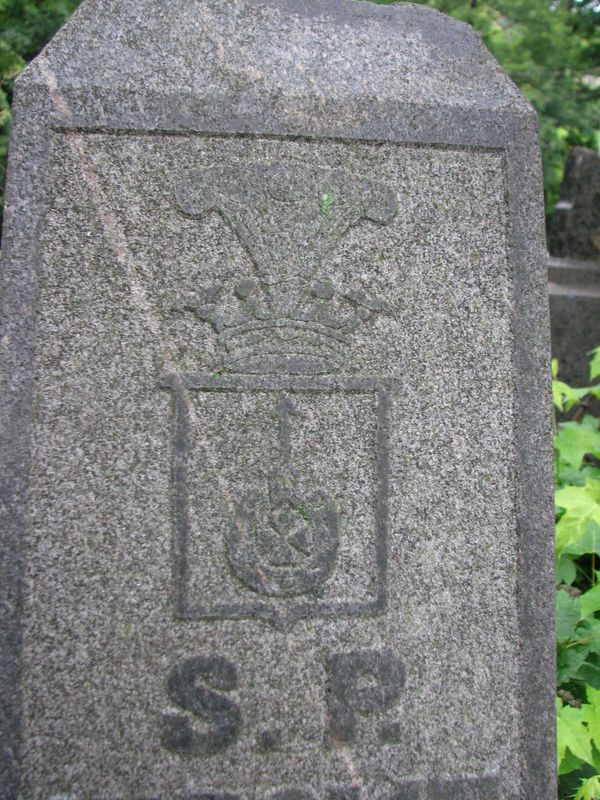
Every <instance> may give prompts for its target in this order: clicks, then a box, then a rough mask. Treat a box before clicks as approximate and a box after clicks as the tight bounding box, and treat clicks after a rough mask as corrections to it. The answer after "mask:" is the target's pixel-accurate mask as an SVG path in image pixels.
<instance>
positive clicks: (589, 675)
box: [573, 661, 600, 689]
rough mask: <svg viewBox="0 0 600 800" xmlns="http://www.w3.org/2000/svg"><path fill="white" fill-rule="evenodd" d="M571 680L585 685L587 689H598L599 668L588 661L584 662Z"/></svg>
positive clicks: (599, 687)
mask: <svg viewBox="0 0 600 800" xmlns="http://www.w3.org/2000/svg"><path fill="white" fill-rule="evenodd" d="M573 678H574V680H577V681H582V682H583V683H585V684H587V685H588V688H589V687H591V688H593V689H600V667H598V666H597V665H596V664H592V663H591V662H590V661H584V662H583V664H582V665H581V666H580V667H579V669H578V670H577V673H576V674H575V675H574V676H573Z"/></svg>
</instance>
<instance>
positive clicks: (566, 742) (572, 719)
mask: <svg viewBox="0 0 600 800" xmlns="http://www.w3.org/2000/svg"><path fill="white" fill-rule="evenodd" d="M556 714H557V717H556V722H557V728H556V733H557V750H558V764H559V766H560V763H561V761H562V760H563V759H564V757H565V753H566V752H567V749H568V750H570V751H571V753H573V755H574V756H577V758H580V759H581V760H582V761H585V762H586V763H588V764H592V765H593V757H592V742H591V739H590V734H589V732H588V729H587V727H586V725H585V722H584V717H583V711H582V710H581V709H580V708H573V707H572V706H563V705H562V701H561V700H560V698H557V703H556Z"/></svg>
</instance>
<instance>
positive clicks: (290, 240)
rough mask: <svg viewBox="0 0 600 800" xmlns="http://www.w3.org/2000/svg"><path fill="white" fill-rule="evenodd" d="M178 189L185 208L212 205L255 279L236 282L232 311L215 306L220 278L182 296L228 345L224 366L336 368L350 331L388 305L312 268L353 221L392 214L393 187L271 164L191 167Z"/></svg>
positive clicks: (196, 210)
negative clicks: (191, 294) (190, 295)
mask: <svg viewBox="0 0 600 800" xmlns="http://www.w3.org/2000/svg"><path fill="white" fill-rule="evenodd" d="M176 192H177V199H178V203H179V206H180V208H181V209H182V211H184V212H185V213H186V214H189V215H191V216H200V215H202V214H205V213H207V212H209V211H211V210H213V211H216V212H218V213H219V214H220V215H221V216H222V217H223V219H224V220H225V221H226V222H227V223H228V224H229V225H230V226H231V228H232V229H233V230H234V232H235V233H236V235H237V237H238V239H239V241H240V242H241V244H242V245H243V247H244V248H245V250H246V252H247V253H248V255H249V256H250V258H251V260H252V263H253V266H254V270H255V276H256V277H255V278H254V279H247V280H242V281H239V282H238V283H237V284H236V285H235V287H233V292H234V295H235V298H236V302H237V308H238V311H237V313H234V314H233V315H232V314H228V315H227V314H224V313H220V311H219V300H220V298H221V297H222V295H223V293H224V291H225V288H226V287H223V286H213V287H209V288H208V289H205V290H204V292H202V293H201V295H200V296H199V297H196V298H193V299H187V300H186V301H184V302H183V304H182V305H183V307H184V308H188V309H190V310H193V311H195V312H196V313H197V314H198V316H199V317H200V318H201V319H203V320H206V321H207V322H210V323H211V324H212V326H213V328H214V329H215V331H216V332H217V334H218V341H219V343H220V344H221V345H222V347H223V350H224V353H225V356H224V362H223V368H224V369H227V370H230V371H232V372H249V373H272V372H287V373H289V374H318V373H325V372H332V371H335V370H337V369H339V368H340V367H341V365H342V363H343V358H344V351H345V350H346V348H347V347H348V344H349V342H350V335H351V333H352V332H353V331H354V330H355V329H356V328H357V327H358V325H360V324H361V323H362V322H365V321H366V320H368V319H370V318H371V316H372V315H373V313H375V312H381V311H384V310H385V304H384V303H382V302H381V301H379V300H377V299H376V298H374V297H370V296H369V295H367V294H366V293H365V292H363V291H361V290H355V291H349V292H340V291H336V289H335V288H334V286H333V284H332V283H330V282H329V281H328V280H317V279H315V276H316V275H319V274H320V270H321V263H322V261H323V258H324V256H325V255H326V254H327V253H328V252H329V251H330V250H331V249H332V248H333V246H334V245H335V244H336V242H337V241H338V239H339V238H340V237H341V236H342V235H343V234H344V233H345V232H346V231H347V230H348V229H349V228H350V227H351V226H352V225H355V224H356V223H357V222H358V221H359V220H361V219H369V220H372V221H374V222H378V223H380V224H384V223H386V222H389V220H390V219H392V217H393V216H394V214H395V213H396V208H397V205H396V199H395V197H394V196H393V194H392V193H391V191H390V190H389V188H388V187H386V186H384V185H383V184H378V183H374V182H371V181H367V180H364V179H360V178H357V177H355V176H353V175H350V174H349V173H347V172H345V171H342V170H328V169H317V168H313V167H305V166H302V165H298V164H283V163H276V164H249V165H245V166H241V167H211V168H208V169H202V170H192V171H190V172H188V173H187V174H186V175H185V176H184V178H183V179H182V180H181V181H180V183H179V184H178V185H177V189H176Z"/></svg>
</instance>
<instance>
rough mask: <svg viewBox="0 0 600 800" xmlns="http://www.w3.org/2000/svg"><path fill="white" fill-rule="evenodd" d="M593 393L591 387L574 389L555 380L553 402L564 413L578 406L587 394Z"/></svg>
mask: <svg viewBox="0 0 600 800" xmlns="http://www.w3.org/2000/svg"><path fill="white" fill-rule="evenodd" d="M591 391H593V390H592V389H591V388H589V387H583V388H581V389H574V388H573V387H572V386H569V385H568V384H567V383H563V381H557V380H553V381H552V402H553V403H554V405H555V406H556V407H557V408H558V410H559V411H564V410H565V409H569V408H572V407H573V406H575V405H577V404H578V403H579V402H581V400H583V398H584V397H585V396H586V395H587V394H590V392H591Z"/></svg>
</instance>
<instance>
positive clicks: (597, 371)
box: [590, 347, 600, 381]
mask: <svg viewBox="0 0 600 800" xmlns="http://www.w3.org/2000/svg"><path fill="white" fill-rule="evenodd" d="M592 353H593V356H592V360H591V361H590V380H591V381H594V380H596V378H599V377H600V347H597V348H596V349H595V350H592Z"/></svg>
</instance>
